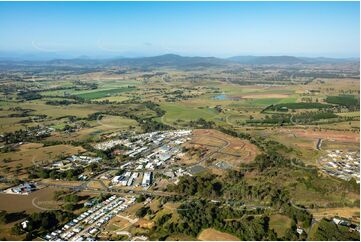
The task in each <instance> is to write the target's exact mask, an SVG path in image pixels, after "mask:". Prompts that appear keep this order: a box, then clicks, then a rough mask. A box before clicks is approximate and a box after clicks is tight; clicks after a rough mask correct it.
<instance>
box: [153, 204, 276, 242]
mask: <svg viewBox="0 0 361 242" xmlns="http://www.w3.org/2000/svg"><path fill="white" fill-rule="evenodd" d="M246 213H247V212H246V211H244V210H235V209H233V208H231V207H222V208H221V207H219V205H218V204H215V203H211V202H209V201H207V200H198V201H193V202H189V203H184V204H182V205H181V206H180V207H179V209H178V214H179V216H180V220H179V221H178V222H177V223H175V222H167V221H169V220H170V218H171V216H170V215H164V217H162V218H161V219H159V221H158V222H157V225H158V226H157V232H158V235H160V236H161V237H158V239H165V238H166V235H167V234H172V233H181V234H186V235H190V236H192V237H197V235H198V234H199V233H200V232H201V231H202V230H203V229H205V228H210V227H211V228H216V229H218V230H221V231H224V232H228V233H231V234H234V235H235V236H237V237H238V238H239V239H240V240H269V239H271V240H276V239H277V236H276V234H275V232H274V231H273V230H270V229H269V226H268V220H269V219H268V217H266V216H253V215H252V214H251V215H250V216H243V215H246ZM255 213H257V212H255Z"/></svg>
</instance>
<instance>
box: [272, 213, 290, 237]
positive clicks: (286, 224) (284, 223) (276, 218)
mask: <svg viewBox="0 0 361 242" xmlns="http://www.w3.org/2000/svg"><path fill="white" fill-rule="evenodd" d="M291 222H292V220H291V219H290V218H289V217H287V216H284V215H280V214H275V215H272V216H271V217H270V222H269V223H270V228H271V229H273V230H274V231H275V232H276V233H277V235H278V236H280V237H282V236H284V235H285V233H286V230H287V229H289V228H291Z"/></svg>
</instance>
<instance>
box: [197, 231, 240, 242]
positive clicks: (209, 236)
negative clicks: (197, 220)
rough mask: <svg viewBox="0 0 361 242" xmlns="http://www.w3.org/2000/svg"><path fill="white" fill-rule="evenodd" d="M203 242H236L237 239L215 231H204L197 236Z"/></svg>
mask: <svg viewBox="0 0 361 242" xmlns="http://www.w3.org/2000/svg"><path fill="white" fill-rule="evenodd" d="M198 239H199V240H203V241H207V240H208V241H238V240H239V239H238V238H237V237H235V236H233V235H231V234H227V233H223V232H220V231H218V230H215V229H204V230H203V231H202V232H201V233H200V234H199V235H198Z"/></svg>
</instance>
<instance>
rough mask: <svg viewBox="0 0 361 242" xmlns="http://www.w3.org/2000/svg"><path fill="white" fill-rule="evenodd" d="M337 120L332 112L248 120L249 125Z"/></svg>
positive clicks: (278, 115)
mask: <svg viewBox="0 0 361 242" xmlns="http://www.w3.org/2000/svg"><path fill="white" fill-rule="evenodd" d="M333 118H338V116H337V115H336V114H335V113H333V112H332V111H313V112H302V113H298V114H293V115H291V114H272V115H271V116H269V115H266V116H265V118H264V119H249V120H247V121H246V122H247V123H249V124H280V125H282V124H309V123H312V122H315V121H319V120H325V119H333Z"/></svg>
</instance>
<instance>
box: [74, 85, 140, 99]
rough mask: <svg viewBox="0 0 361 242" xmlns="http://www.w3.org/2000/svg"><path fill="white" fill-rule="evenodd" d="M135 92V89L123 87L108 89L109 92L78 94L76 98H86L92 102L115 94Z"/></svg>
mask: <svg viewBox="0 0 361 242" xmlns="http://www.w3.org/2000/svg"><path fill="white" fill-rule="evenodd" d="M133 90H135V88H128V87H122V88H115V89H108V90H100V91H92V92H85V93H81V94H76V96H78V97H81V98H84V99H85V100H91V99H98V98H104V97H109V96H112V95H115V94H119V93H123V92H129V91H133Z"/></svg>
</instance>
